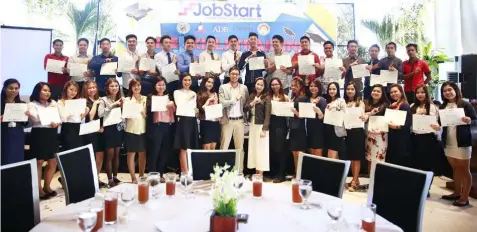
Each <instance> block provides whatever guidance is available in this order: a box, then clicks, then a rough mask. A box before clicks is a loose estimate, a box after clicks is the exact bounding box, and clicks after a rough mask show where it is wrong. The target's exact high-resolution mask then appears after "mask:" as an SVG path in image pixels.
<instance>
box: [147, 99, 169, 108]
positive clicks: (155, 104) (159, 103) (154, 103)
mask: <svg viewBox="0 0 477 232" xmlns="http://www.w3.org/2000/svg"><path fill="white" fill-rule="evenodd" d="M151 99H152V100H151V111H152V112H160V111H167V104H169V96H152V98H151Z"/></svg>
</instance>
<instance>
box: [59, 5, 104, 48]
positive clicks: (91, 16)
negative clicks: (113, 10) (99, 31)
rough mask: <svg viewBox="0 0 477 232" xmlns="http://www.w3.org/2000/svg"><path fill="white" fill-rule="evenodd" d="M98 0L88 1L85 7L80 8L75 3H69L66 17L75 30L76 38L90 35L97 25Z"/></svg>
mask: <svg viewBox="0 0 477 232" xmlns="http://www.w3.org/2000/svg"><path fill="white" fill-rule="evenodd" d="M97 5H98V0H92V1H90V2H88V3H87V4H86V5H85V7H84V8H83V9H78V8H77V7H76V6H75V5H74V4H73V3H71V2H70V3H69V4H68V8H67V11H66V17H67V18H68V20H69V22H70V23H71V26H72V27H73V30H74V37H73V38H74V39H75V41H76V40H78V39H79V38H80V37H83V36H87V35H90V34H91V33H92V32H93V31H94V30H95V27H96V21H97V20H98V17H97Z"/></svg>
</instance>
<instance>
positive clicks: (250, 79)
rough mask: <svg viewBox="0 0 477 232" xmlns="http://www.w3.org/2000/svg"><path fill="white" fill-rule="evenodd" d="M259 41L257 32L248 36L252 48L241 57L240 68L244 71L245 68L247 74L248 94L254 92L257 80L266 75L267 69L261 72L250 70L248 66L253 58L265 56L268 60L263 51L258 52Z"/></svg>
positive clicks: (245, 82)
mask: <svg viewBox="0 0 477 232" xmlns="http://www.w3.org/2000/svg"><path fill="white" fill-rule="evenodd" d="M257 40H258V35H257V33H255V32H250V33H249V34H248V44H249V46H250V50H249V51H246V52H244V53H242V56H240V60H239V62H238V68H239V69H240V70H242V69H243V68H245V70H246V73H245V81H244V84H245V85H246V86H247V89H248V92H250V93H251V92H252V90H253V89H254V88H255V86H254V85H255V79H256V78H259V77H263V76H264V74H263V72H264V71H265V69H260V70H252V71H251V70H249V65H248V60H249V59H250V58H252V57H260V56H263V57H264V59H265V58H266V56H267V55H266V54H265V53H264V52H262V51H259V50H258V46H257ZM266 66H267V62H266V60H265V67H266Z"/></svg>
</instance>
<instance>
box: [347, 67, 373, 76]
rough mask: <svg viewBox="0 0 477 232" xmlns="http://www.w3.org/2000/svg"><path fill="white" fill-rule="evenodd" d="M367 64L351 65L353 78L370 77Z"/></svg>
mask: <svg viewBox="0 0 477 232" xmlns="http://www.w3.org/2000/svg"><path fill="white" fill-rule="evenodd" d="M366 66H368V65H367V64H358V65H353V66H351V70H352V71H353V78H363V77H369V76H370V75H371V74H370V72H369V70H367V69H366Z"/></svg>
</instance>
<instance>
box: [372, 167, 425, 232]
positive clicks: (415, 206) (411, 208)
mask: <svg viewBox="0 0 477 232" xmlns="http://www.w3.org/2000/svg"><path fill="white" fill-rule="evenodd" d="M432 177H433V173H432V172H426V171H421V170H417V169H413V168H408V167H403V166H399V165H395V164H390V163H384V162H374V161H373V163H372V165H371V178H370V182H369V190H368V203H374V204H376V206H377V207H376V213H377V214H379V215H380V216H382V217H383V218H385V219H387V220H388V221H390V222H392V223H394V224H395V225H397V226H399V227H401V229H403V231H421V230H422V217H423V214H424V204H425V202H426V198H427V194H428V192H429V186H430V185H431V180H432Z"/></svg>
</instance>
